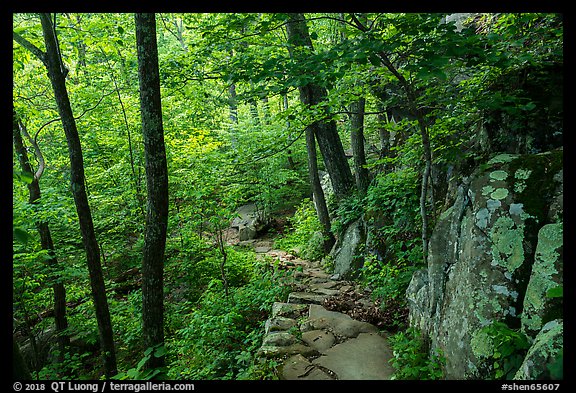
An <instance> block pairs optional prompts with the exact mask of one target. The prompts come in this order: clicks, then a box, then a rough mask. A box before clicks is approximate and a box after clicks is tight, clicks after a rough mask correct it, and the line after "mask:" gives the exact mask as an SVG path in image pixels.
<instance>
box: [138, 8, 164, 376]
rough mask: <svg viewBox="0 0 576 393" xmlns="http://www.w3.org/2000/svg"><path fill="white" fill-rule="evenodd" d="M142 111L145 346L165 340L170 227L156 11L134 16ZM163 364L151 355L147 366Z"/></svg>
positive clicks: (143, 308) (157, 344)
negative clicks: (144, 226) (166, 257)
mask: <svg viewBox="0 0 576 393" xmlns="http://www.w3.org/2000/svg"><path fill="white" fill-rule="evenodd" d="M134 19H135V23H136V48H137V52H138V80H139V84H140V112H141V117H142V136H143V141H144V156H145V163H146V185H147V190H148V203H147V206H146V233H145V238H144V255H143V259H142V323H143V325H142V334H143V337H144V345H145V347H146V348H150V347H155V348H157V347H159V346H162V345H163V344H164V277H163V276H164V251H165V247H166V231H167V227H168V169H167V164H166V149H165V146H164V128H163V124H162V105H161V97H160V73H159V69H158V47H157V43H156V18H155V15H154V14H135V18H134ZM163 365H164V357H163V356H160V357H156V356H151V357H150V359H149V361H148V362H147V363H146V367H147V368H149V369H150V368H156V367H161V366H163Z"/></svg>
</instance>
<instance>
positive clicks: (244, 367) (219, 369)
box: [167, 266, 288, 380]
mask: <svg viewBox="0 0 576 393" xmlns="http://www.w3.org/2000/svg"><path fill="white" fill-rule="evenodd" d="M284 276H285V273H281V272H278V271H272V270H271V269H269V268H267V267H264V266H259V267H257V268H256V271H255V274H253V275H252V278H251V280H250V281H249V282H248V283H247V284H246V285H243V286H240V287H233V288H231V289H230V292H229V295H228V296H226V295H225V293H224V289H223V284H222V282H221V280H217V279H214V280H213V281H212V282H211V283H210V284H209V286H208V288H207V289H206V291H205V292H204V294H203V295H202V296H201V298H200V300H199V302H198V305H197V308H195V309H194V310H193V311H191V312H189V313H188V314H187V315H182V316H181V319H182V327H181V328H180V329H178V330H177V331H176V332H175V334H174V336H173V337H172V338H171V339H170V341H169V342H168V343H167V347H168V349H169V353H170V354H171V359H172V360H171V364H170V368H169V371H168V377H169V378H170V379H204V380H215V379H218V380H231V379H273V378H274V374H273V369H274V367H275V364H271V363H270V362H269V361H265V360H262V359H260V358H258V357H257V356H256V351H257V350H258V348H259V347H260V345H261V343H262V337H263V334H264V321H265V320H266V319H267V318H268V313H269V311H270V310H271V308H272V304H273V303H274V302H275V301H284V300H286V297H287V295H288V292H287V287H284V286H282V285H278V284H279V282H281V281H282V279H283V277H284Z"/></svg>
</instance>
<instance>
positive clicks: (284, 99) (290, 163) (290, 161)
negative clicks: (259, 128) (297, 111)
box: [282, 94, 316, 170]
mask: <svg viewBox="0 0 576 393" xmlns="http://www.w3.org/2000/svg"><path fill="white" fill-rule="evenodd" d="M282 103H283V108H284V111H287V110H288V95H287V94H284V95H283V96H282ZM286 128H287V129H288V130H290V120H288V121H286ZM314 153H316V151H314ZM286 156H287V160H288V167H289V168H290V169H292V170H296V164H295V163H294V159H293V158H292V149H288V150H286Z"/></svg>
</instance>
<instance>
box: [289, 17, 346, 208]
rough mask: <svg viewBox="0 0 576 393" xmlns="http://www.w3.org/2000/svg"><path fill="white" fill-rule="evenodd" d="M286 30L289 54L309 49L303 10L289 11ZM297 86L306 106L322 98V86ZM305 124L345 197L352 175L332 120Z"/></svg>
mask: <svg viewBox="0 0 576 393" xmlns="http://www.w3.org/2000/svg"><path fill="white" fill-rule="evenodd" d="M286 30H287V33H288V47H289V49H290V53H291V56H292V57H293V58H296V57H297V56H296V52H297V50H298V49H299V48H302V47H307V48H309V49H311V50H313V46H312V40H311V39H310V34H309V32H308V26H307V25H306V19H305V18H304V15H303V14H301V13H298V14H289V21H288V23H287V25H286ZM298 90H299V92H300V101H301V102H302V103H303V104H304V105H305V106H307V107H312V106H315V105H318V104H320V103H322V102H324V101H326V97H327V92H326V89H325V88H323V87H321V86H319V85H317V84H314V83H308V84H307V85H305V86H299V87H298ZM326 118H327V119H328V118H329V114H328V113H326ZM309 127H310V128H311V129H312V130H313V132H314V135H315V136H316V140H317V141H318V146H319V147H320V152H321V153H322V158H323V161H324V165H325V166H326V170H327V171H328V174H329V175H330V180H331V181H332V187H333V188H334V194H335V195H336V198H338V199H343V198H345V197H347V196H348V195H350V192H351V190H352V189H353V188H354V179H353V177H352V172H351V171H350V166H349V165H348V161H347V159H346V155H345V154H344V148H343V147H342V141H341V140H340V136H339V135H338V129H337V128H336V122H334V120H326V119H325V120H318V121H315V122H314V123H312V124H311V125H310V126H309Z"/></svg>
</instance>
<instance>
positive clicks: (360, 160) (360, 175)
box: [350, 98, 370, 195]
mask: <svg viewBox="0 0 576 393" xmlns="http://www.w3.org/2000/svg"><path fill="white" fill-rule="evenodd" d="M365 106H366V99H364V98H360V99H359V100H358V101H356V102H353V103H352V104H350V112H352V114H351V115H350V123H351V130H350V144H351V145H352V154H353V155H354V177H355V178H356V188H358V191H359V192H360V194H361V195H366V191H367V190H368V185H369V184H370V178H369V175H368V169H366V152H365V151H364V108H365Z"/></svg>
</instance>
